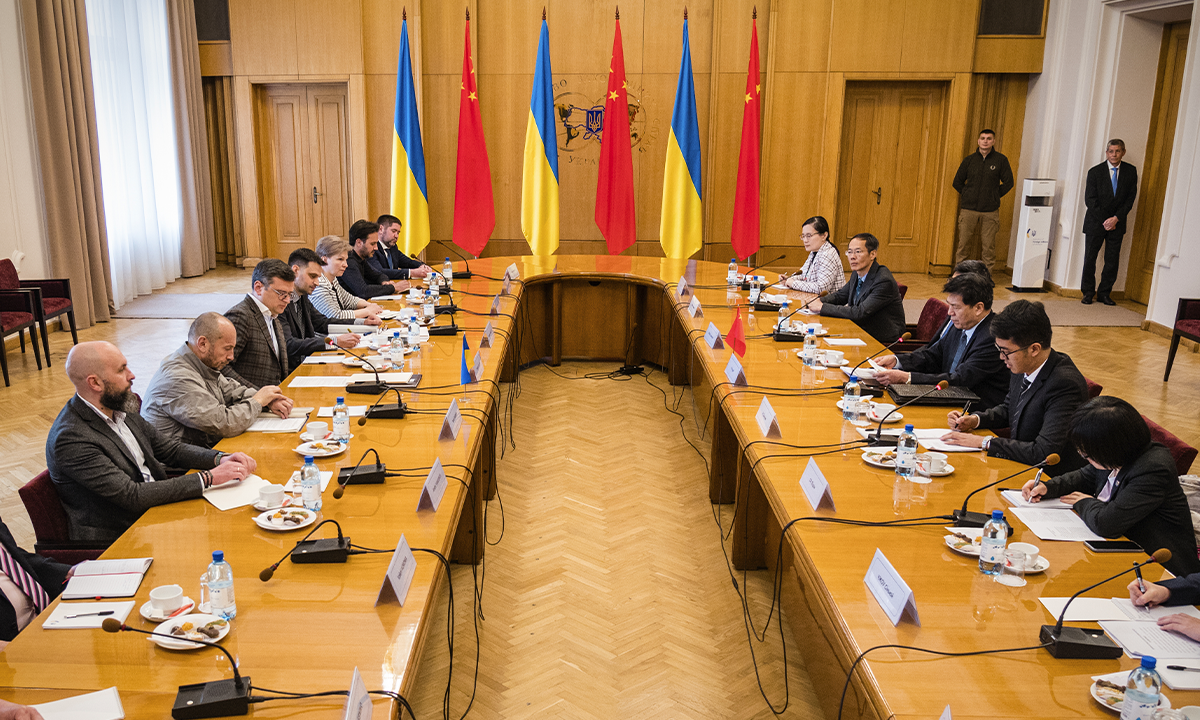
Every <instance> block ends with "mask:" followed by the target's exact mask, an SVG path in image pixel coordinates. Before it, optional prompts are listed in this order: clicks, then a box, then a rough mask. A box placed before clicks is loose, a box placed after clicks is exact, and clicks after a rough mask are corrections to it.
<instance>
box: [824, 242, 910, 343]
mask: <svg viewBox="0 0 1200 720" xmlns="http://www.w3.org/2000/svg"><path fill="white" fill-rule="evenodd" d="M857 282H858V273H854V272H852V273H850V280H849V282H847V283H846V284H845V285H843V286H841V287H840V288H838V289H837V290H834V291H833V292H831V293H829V294H828V295H826V296H825V297H824V298H822V300H821V315H822V316H824V317H840V318H846V319H848V320H853V321H854V322H855V323H856V324H857V325H858V326H859V327H860V328H862V329H863V330H865V331H866V332H867V334H869V335H870V336H871V337H873V338H875V339H876V340H878V341H879V342H881V343H883V344H884V345H887V344H888V343H890V342H894V341H895V340H896V338H898V337H900V335H901V334H902V333H903V332H904V301H903V300H902V299H901V298H900V288H899V287H897V285H896V280H895V278H893V277H892V272H891V271H890V270H888V269H887V268H886V267H884V266H883V265H880V264H879V262H878V261H876V262H875V263H873V264H872V265H871V269H870V270H868V271H867V277H866V278H865V279H864V284H863V287H862V290H860V291H859V294H858V300H857V301H856V302H855V301H853V297H854V286H855V284H856V283H857Z"/></svg>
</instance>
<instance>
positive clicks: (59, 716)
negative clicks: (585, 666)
mask: <svg viewBox="0 0 1200 720" xmlns="http://www.w3.org/2000/svg"><path fill="white" fill-rule="evenodd" d="M32 707H33V708H34V709H35V710H37V711H38V712H39V713H41V716H42V719H43V720H122V718H124V717H125V707H124V706H123V705H121V695H120V694H119V693H118V692H117V688H116V687H115V686H114V687H110V688H107V689H105V690H97V691H96V692H91V693H86V694H83V695H76V696H75V697H69V698H63V699H62V700H55V701H54V702H48V703H42V704H40V705H33V706H32Z"/></svg>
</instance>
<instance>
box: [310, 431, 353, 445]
mask: <svg viewBox="0 0 1200 720" xmlns="http://www.w3.org/2000/svg"><path fill="white" fill-rule="evenodd" d="M350 437H351V438H353V437H354V433H350ZM314 439H315V438H314V437H313V436H312V435H310V434H308V433H306V432H303V433H300V440H301V441H302V442H306V443H310V442H312V441H313V440H314ZM321 439H322V440H333V431H332V430H330V431H329V432H327V433H325V437H323V438H321Z"/></svg>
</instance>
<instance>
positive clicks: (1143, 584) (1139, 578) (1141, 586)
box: [1133, 565, 1146, 593]
mask: <svg viewBox="0 0 1200 720" xmlns="http://www.w3.org/2000/svg"><path fill="white" fill-rule="evenodd" d="M1133 574H1134V575H1136V576H1137V582H1138V591H1139V592H1142V593H1144V592H1146V581H1145V580H1143V579H1142V569H1141V568H1140V567H1138V566H1136V565H1135V566H1134V568H1133Z"/></svg>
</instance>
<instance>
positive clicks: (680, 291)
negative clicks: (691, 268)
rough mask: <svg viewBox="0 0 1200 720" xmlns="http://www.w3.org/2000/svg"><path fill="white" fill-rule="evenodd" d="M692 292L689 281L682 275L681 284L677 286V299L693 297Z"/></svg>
mask: <svg viewBox="0 0 1200 720" xmlns="http://www.w3.org/2000/svg"><path fill="white" fill-rule="evenodd" d="M691 294H692V291H691V289H690V288H689V287H688V284H687V279H686V278H684V277H683V276H682V275H680V276H679V282H678V283H676V284H675V297H677V298H683V297H687V296H688V295H691Z"/></svg>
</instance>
